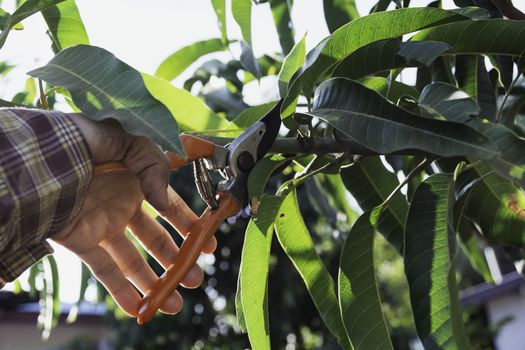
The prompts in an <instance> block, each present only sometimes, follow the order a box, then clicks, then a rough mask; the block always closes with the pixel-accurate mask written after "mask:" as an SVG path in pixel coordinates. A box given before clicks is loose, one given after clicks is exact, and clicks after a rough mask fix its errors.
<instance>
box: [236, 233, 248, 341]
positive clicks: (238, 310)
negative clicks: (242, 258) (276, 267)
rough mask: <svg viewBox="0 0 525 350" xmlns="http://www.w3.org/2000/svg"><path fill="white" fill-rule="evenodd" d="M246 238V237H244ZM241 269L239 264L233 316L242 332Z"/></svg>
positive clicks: (244, 323)
mask: <svg viewBox="0 0 525 350" xmlns="http://www.w3.org/2000/svg"><path fill="white" fill-rule="evenodd" d="M245 239H246V238H245ZM241 277H242V270H241V266H239V276H238V277H237V291H236V292H235V316H236V317H237V324H238V325H239V327H240V328H241V330H242V331H243V332H246V331H247V330H246V319H245V318H244V309H243V307H242V290H241Z"/></svg>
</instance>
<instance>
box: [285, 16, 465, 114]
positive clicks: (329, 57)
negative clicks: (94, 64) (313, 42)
mask: <svg viewBox="0 0 525 350" xmlns="http://www.w3.org/2000/svg"><path fill="white" fill-rule="evenodd" d="M464 18H465V17H463V16H462V15H459V14H457V13H453V12H448V11H444V10H441V9H436V8H411V9H399V10H395V11H389V12H381V13H374V14H372V15H369V16H366V17H361V18H358V19H356V20H353V21H352V22H350V23H348V24H346V25H344V26H343V27H341V28H339V29H338V30H336V31H335V32H334V33H333V34H332V35H331V36H330V37H329V38H328V39H327V40H326V41H323V43H322V44H321V45H322V46H320V47H319V48H316V49H314V50H318V51H320V52H319V55H317V56H316V59H315V60H314V61H313V62H311V63H307V64H306V65H305V66H304V68H303V71H302V73H301V74H300V75H299V76H298V77H297V78H296V79H295V80H294V81H293V82H292V83H291V85H290V87H289V91H288V96H287V98H286V100H285V101H284V104H283V108H282V111H286V114H285V115H283V117H288V116H289V115H291V113H292V112H293V111H290V110H289V109H288V107H289V106H290V105H291V104H292V103H293V101H294V100H295V99H296V98H297V96H298V95H299V94H300V93H301V92H302V93H303V94H304V95H305V96H307V97H310V95H311V93H312V90H313V87H314V85H315V83H316V82H317V80H318V79H319V78H320V77H321V76H322V75H323V74H325V73H326V72H327V71H329V70H330V68H332V67H334V66H335V65H336V64H337V63H339V62H340V61H341V60H343V59H344V58H346V57H347V56H348V55H350V54H352V53H353V52H354V51H355V50H357V49H359V48H360V47H362V46H364V45H366V44H369V43H371V42H373V41H377V40H381V39H388V38H396V37H399V36H401V35H403V34H408V33H411V32H414V31H417V30H420V29H423V28H429V27H433V26H437V25H441V24H445V23H450V22H453V21H459V20H462V19H464ZM427 40H430V39H427ZM434 40H435V41H440V40H437V39H434Z"/></svg>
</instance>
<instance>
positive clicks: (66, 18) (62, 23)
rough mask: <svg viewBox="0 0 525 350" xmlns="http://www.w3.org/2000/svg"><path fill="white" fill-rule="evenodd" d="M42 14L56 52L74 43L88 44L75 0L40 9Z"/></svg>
mask: <svg viewBox="0 0 525 350" xmlns="http://www.w3.org/2000/svg"><path fill="white" fill-rule="evenodd" d="M42 16H44V20H45V21H46V23H47V27H48V28H49V35H50V36H51V39H52V40H53V46H54V48H55V50H56V52H58V51H61V50H63V49H66V48H68V47H71V46H74V45H79V44H85V45H89V38H88V35H87V32H86V28H85V27H84V23H83V22H82V19H81V18H80V13H79V11H78V7H77V5H76V3H75V0H67V1H64V2H62V3H60V4H57V5H54V6H50V7H48V8H46V9H44V10H43V11H42Z"/></svg>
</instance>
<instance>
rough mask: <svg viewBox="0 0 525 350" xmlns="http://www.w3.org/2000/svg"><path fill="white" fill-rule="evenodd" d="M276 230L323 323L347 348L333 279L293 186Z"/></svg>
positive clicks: (281, 209)
mask: <svg viewBox="0 0 525 350" xmlns="http://www.w3.org/2000/svg"><path fill="white" fill-rule="evenodd" d="M275 232H276V235H277V238H278V239H279V243H280V244H281V247H282V248H283V249H284V251H285V252H286V255H288V257H289V258H290V260H291V261H292V263H293V264H294V266H295V268H296V269H297V272H299V274H300V275H301V277H302V279H303V281H304V283H305V284H306V288H307V289H308V292H309V293H310V296H311V297H312V300H313V302H314V304H315V306H316V308H317V310H318V311H319V314H320V315H321V318H322V319H323V321H324V323H325V325H326V327H327V328H328V329H329V330H330V332H331V333H332V334H333V335H334V336H335V337H336V338H337V340H338V342H339V344H340V345H341V346H342V347H343V348H344V349H348V348H350V347H351V345H350V342H349V340H348V338H347V335H346V332H345V329H344V326H343V322H342V320H341V315H340V314H339V311H338V310H339V306H338V302H337V295H336V292H335V286H334V282H333V280H332V277H331V276H330V274H329V273H328V271H327V270H326V268H325V266H324V264H323V263H322V261H321V259H320V258H319V256H318V255H317V253H316V251H315V247H314V244H313V242H312V238H311V237H310V234H309V232H308V230H307V228H306V225H305V223H304V221H303V218H302V216H301V213H300V211H299V205H298V203H297V194H296V192H295V188H292V189H291V191H290V192H289V193H288V194H286V197H285V198H284V200H283V202H282V204H281V206H280V208H279V211H278V214H277V218H276V221H275Z"/></svg>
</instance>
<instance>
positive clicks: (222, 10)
mask: <svg viewBox="0 0 525 350" xmlns="http://www.w3.org/2000/svg"><path fill="white" fill-rule="evenodd" d="M211 4H212V6H213V9H214V10H215V14H216V15H217V19H218V20H219V29H220V30H221V40H222V43H223V44H224V45H227V44H228V32H227V30H226V29H227V27H226V0H211Z"/></svg>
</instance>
